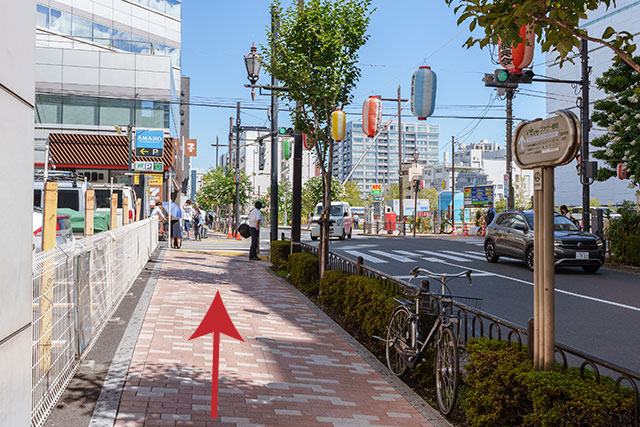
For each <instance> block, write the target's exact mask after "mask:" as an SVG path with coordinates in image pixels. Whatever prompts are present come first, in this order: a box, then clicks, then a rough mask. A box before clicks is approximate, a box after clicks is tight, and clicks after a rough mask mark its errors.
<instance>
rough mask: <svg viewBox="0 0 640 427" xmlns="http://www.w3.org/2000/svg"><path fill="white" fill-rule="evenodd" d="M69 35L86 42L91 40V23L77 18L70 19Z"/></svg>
mask: <svg viewBox="0 0 640 427" xmlns="http://www.w3.org/2000/svg"><path fill="white" fill-rule="evenodd" d="M71 22H72V25H71V35H72V36H74V37H80V38H83V39H87V40H92V39H93V22H91V21H89V20H87V19H84V18H80V17H79V16H73V17H72V21H71Z"/></svg>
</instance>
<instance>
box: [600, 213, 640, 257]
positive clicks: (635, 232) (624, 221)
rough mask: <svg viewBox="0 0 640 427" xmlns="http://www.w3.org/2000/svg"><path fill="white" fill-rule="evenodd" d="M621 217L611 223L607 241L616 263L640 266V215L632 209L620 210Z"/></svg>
mask: <svg viewBox="0 0 640 427" xmlns="http://www.w3.org/2000/svg"><path fill="white" fill-rule="evenodd" d="M619 213H620V217H619V218H614V219H612V220H611V221H610V222H609V226H608V227H607V229H606V234H607V239H609V241H610V242H611V255H612V258H613V260H614V261H615V262H617V263H620V264H627V265H637V266H640V251H639V250H640V215H638V214H637V213H636V212H635V211H634V210H632V209H628V208H625V209H620V210H619Z"/></svg>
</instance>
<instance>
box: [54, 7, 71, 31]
mask: <svg viewBox="0 0 640 427" xmlns="http://www.w3.org/2000/svg"><path fill="white" fill-rule="evenodd" d="M50 16H51V18H50V21H49V22H50V27H49V28H50V29H51V30H52V31H55V32H57V33H60V34H65V35H71V15H69V14H68V13H64V12H60V11H59V10H55V9H51V15H50Z"/></svg>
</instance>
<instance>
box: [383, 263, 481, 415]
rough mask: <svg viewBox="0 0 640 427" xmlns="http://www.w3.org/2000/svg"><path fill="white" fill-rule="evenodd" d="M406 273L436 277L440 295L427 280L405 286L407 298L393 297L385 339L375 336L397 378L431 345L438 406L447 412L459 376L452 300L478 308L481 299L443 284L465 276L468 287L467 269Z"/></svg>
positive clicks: (415, 270) (456, 390)
mask: <svg viewBox="0 0 640 427" xmlns="http://www.w3.org/2000/svg"><path fill="white" fill-rule="evenodd" d="M410 274H411V276H412V278H411V280H409V283H411V281H412V280H414V279H415V278H417V277H418V276H420V275H421V274H424V275H426V276H427V277H429V278H431V279H438V281H439V282H440V294H437V293H432V292H430V291H429V281H428V280H422V281H421V283H420V286H413V285H410V286H405V287H404V288H403V295H404V296H405V297H406V298H407V299H400V298H394V301H396V303H397V304H398V305H397V306H396V308H395V309H394V310H393V313H392V314H391V317H390V319H389V324H388V327H387V337H386V339H383V338H379V337H376V338H378V339H382V340H383V341H385V342H386V356H387V366H388V367H389V369H390V370H391V371H392V372H393V373H394V374H396V375H397V376H398V377H402V376H403V375H405V374H406V373H407V371H408V370H409V369H415V368H416V367H417V366H418V365H419V364H420V363H422V362H423V360H424V359H423V357H424V355H425V352H426V351H427V349H428V347H429V346H430V345H432V344H433V345H434V346H435V363H434V368H435V377H436V396H437V400H438V406H439V408H440V411H441V412H442V413H443V414H444V415H449V414H451V412H452V411H453V408H454V407H455V403H456V397H457V395H458V381H459V376H460V372H459V370H460V366H459V365H460V362H459V355H458V349H459V347H461V343H460V341H459V336H458V334H457V333H456V331H457V330H458V329H459V328H458V327H457V325H458V322H459V321H460V319H459V318H458V316H459V313H456V311H455V310H454V309H455V307H454V305H453V302H454V301H455V302H458V303H461V304H464V305H466V306H469V307H471V308H474V309H477V310H479V309H480V306H481V304H482V299H481V298H473V297H463V296H455V295H452V294H451V291H450V290H449V288H448V287H447V285H446V282H447V281H449V280H451V279H455V278H458V277H465V276H466V278H467V279H468V280H469V286H471V270H468V271H464V272H462V273H458V274H438V273H433V272H431V271H429V270H426V269H423V268H418V267H416V268H414V269H413V270H411V273H410ZM431 323H432V324H433V325H432V326H430V324H431ZM429 326H430V327H429Z"/></svg>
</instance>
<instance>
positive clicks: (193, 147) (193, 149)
mask: <svg viewBox="0 0 640 427" xmlns="http://www.w3.org/2000/svg"><path fill="white" fill-rule="evenodd" d="M184 155H185V156H191V157H195V156H197V155H198V140H197V139H185V140H184Z"/></svg>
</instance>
